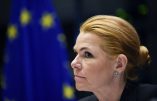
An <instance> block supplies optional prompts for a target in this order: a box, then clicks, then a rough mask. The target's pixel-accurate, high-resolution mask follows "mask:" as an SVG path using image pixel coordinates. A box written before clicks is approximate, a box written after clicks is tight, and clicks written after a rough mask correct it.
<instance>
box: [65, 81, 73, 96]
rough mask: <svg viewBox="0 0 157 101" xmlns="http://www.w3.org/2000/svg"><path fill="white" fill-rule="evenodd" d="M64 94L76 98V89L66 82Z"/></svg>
mask: <svg viewBox="0 0 157 101" xmlns="http://www.w3.org/2000/svg"><path fill="white" fill-rule="evenodd" d="M63 94H64V97H65V98H67V99H72V98H74V89H73V88H72V87H71V86H70V85H67V84H64V85H63Z"/></svg>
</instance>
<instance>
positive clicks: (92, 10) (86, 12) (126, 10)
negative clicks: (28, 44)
mask: <svg viewBox="0 0 157 101" xmlns="http://www.w3.org/2000/svg"><path fill="white" fill-rule="evenodd" d="M156 4H157V0H54V1H53V5H54V6H55V8H56V11H57V14H58V16H59V17H60V20H61V25H62V28H63V31H64V33H65V34H66V36H67V42H68V51H69V59H70V61H71V60H72V59H73V58H74V55H73V50H72V47H73V45H74V42H75V38H76V36H77V34H78V33H79V26H80V24H81V23H82V22H83V21H84V20H86V19H87V18H89V17H91V16H93V15H97V14H107V15H116V16H120V17H122V18H124V19H126V20H128V21H129V22H130V23H131V24H133V26H134V27H135V28H136V30H137V32H138V33H139V36H140V38H141V42H142V44H144V45H145V46H147V48H148V49H149V52H150V55H151V58H152V62H151V64H150V65H149V66H148V67H149V68H147V69H146V70H142V72H140V80H141V82H149V83H155V84H157V45H156V44H157V25H156V23H157V6H156ZM9 7H10V0H0V69H1V70H0V72H2V65H3V61H2V60H3V55H4V51H3V49H4V47H5V34H6V29H7V25H8V22H9V20H8V19H9V11H10V9H9ZM76 94H77V97H79V98H80V97H83V96H86V95H88V93H81V94H80V92H77V91H76Z"/></svg>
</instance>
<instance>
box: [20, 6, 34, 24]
mask: <svg viewBox="0 0 157 101" xmlns="http://www.w3.org/2000/svg"><path fill="white" fill-rule="evenodd" d="M30 20H31V15H30V13H29V11H28V10H26V9H23V10H22V11H21V15H20V21H21V24H22V25H27V24H28V23H29V22H30Z"/></svg>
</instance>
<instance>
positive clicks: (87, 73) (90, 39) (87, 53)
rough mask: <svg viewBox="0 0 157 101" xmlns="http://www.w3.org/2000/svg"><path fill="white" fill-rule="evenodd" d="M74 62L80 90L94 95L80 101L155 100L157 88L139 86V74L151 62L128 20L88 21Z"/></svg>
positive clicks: (104, 18) (104, 17)
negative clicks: (137, 72) (137, 80)
mask: <svg viewBox="0 0 157 101" xmlns="http://www.w3.org/2000/svg"><path fill="white" fill-rule="evenodd" d="M74 51H75V52H76V53H77V55H76V57H75V59H74V60H73V61H72V63H71V67H72V68H73V72H74V79H75V82H76V89H77V90H79V91H89V92H93V94H94V95H92V96H89V97H86V98H83V99H81V100H80V101H154V100H155V98H157V86H155V85H138V84H136V83H133V82H131V81H133V80H135V79H137V75H136V71H137V70H138V69H139V68H140V67H141V66H142V65H144V64H146V63H149V59H150V56H149V54H148V50H147V48H146V47H145V46H140V40H139V37H138V35H137V32H136V30H135V29H134V28H133V26H132V25H130V24H129V23H128V22H126V21H125V20H123V19H121V18H118V17H115V16H107V15H97V16H94V17H91V18H89V19H88V20H87V21H85V22H84V23H83V24H82V26H81V27H80V33H79V35H78V37H77V40H76V44H75V45H74Z"/></svg>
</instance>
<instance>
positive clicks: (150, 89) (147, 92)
mask: <svg viewBox="0 0 157 101" xmlns="http://www.w3.org/2000/svg"><path fill="white" fill-rule="evenodd" d="M137 91H138V94H139V99H141V100H140V101H152V100H153V101H154V100H155V101H157V85H152V84H142V85H140V86H139V87H138V89H137Z"/></svg>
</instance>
